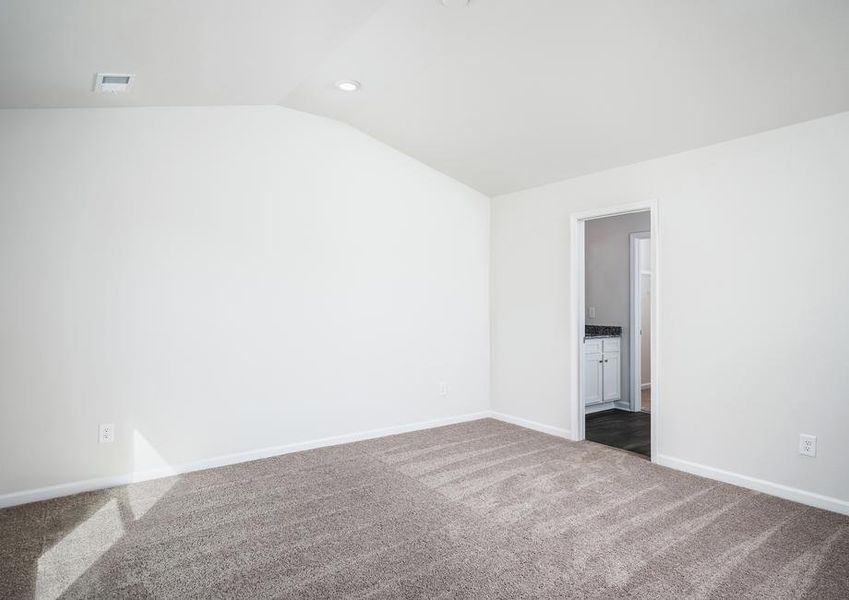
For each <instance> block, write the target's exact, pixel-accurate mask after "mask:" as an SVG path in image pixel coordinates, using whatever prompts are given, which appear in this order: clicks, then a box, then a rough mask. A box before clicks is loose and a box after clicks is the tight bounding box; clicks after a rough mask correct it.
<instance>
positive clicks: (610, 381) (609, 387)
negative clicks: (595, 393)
mask: <svg viewBox="0 0 849 600" xmlns="http://www.w3.org/2000/svg"><path fill="white" fill-rule="evenodd" d="M603 365H604V369H603V371H604V377H603V379H604V384H603V385H604V388H603V389H604V401H605V402H610V401H611V400H619V399H621V398H622V390H621V389H620V388H621V386H622V365H621V364H620V360H619V353H618V352H605V353H604V363H603Z"/></svg>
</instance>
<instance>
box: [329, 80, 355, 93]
mask: <svg viewBox="0 0 849 600" xmlns="http://www.w3.org/2000/svg"><path fill="white" fill-rule="evenodd" d="M333 85H335V86H336V89H337V90H342V91H343V92H356V91H357V90H359V89H360V87H362V86H361V84H360V82H359V81H354V80H353V79H342V80H341V81H337V82H336V83H334V84H333Z"/></svg>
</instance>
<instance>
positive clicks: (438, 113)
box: [0, 0, 849, 195]
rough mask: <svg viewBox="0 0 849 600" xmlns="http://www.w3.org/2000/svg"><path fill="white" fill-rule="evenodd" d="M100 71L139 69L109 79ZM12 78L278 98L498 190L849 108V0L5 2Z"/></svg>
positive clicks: (161, 101) (64, 89)
mask: <svg viewBox="0 0 849 600" xmlns="http://www.w3.org/2000/svg"><path fill="white" fill-rule="evenodd" d="M97 71H116V72H132V73H135V74H136V75H137V81H136V84H135V87H134V89H133V90H132V91H131V92H130V93H129V94H127V95H125V96H117V97H107V96H102V95H95V94H93V93H92V92H91V91H90V90H91V85H92V82H93V77H94V74H95V72H97ZM343 78H344V79H348V78H350V79H357V80H359V81H361V82H362V83H363V88H362V90H361V91H360V92H356V93H351V94H345V93H343V92H339V91H338V90H335V89H334V88H333V87H332V82H333V81H336V80H338V79H343ZM0 84H2V88H0V106H2V107H18V106H113V105H119V106H122V105H189V104H277V103H280V104H283V105H285V106H289V107H292V108H296V109H299V110H304V111H307V112H312V113H317V114H321V115H326V116H330V117H333V118H336V119H340V120H343V121H346V122H349V123H351V124H352V125H354V126H356V127H358V128H360V129H362V130H364V131H366V132H368V133H370V134H371V135H373V136H375V137H376V138H378V139H380V140H383V141H385V142H386V143H388V144H390V145H392V146H395V147H396V148H399V149H400V150H402V151H404V152H406V153H408V154H410V155H412V156H414V157H416V158H418V159H420V160H422V161H424V162H426V163H428V164H430V165H432V166H433V167H435V168H436V169H439V170H440V171H443V172H445V173H447V174H449V175H451V176H453V177H455V178H457V179H459V180H461V181H464V182H466V183H468V184H469V185H471V186H473V187H476V188H477V189H479V190H481V191H483V192H485V193H488V194H492V195H495V194H501V193H505V192H509V191H513V190H518V189H524V188H527V187H532V186H535V185H540V184H543V183H548V182H551V181H556V180H559V179H564V178H567V177H572V176H575V175H579V174H583V173H588V172H592V171H598V170H601V169H606V168H610V167H615V166H619V165H623V164H629V163H633V162H637V161H640V160H645V159H648V158H652V157H657V156H663V155H667V154H671V153H674V152H679V151H682V150H687V149H691V148H697V147H700V146H704V145H707V144H711V143H715V142H719V141H723V140H728V139H733V138H736V137H740V136H743V135H748V134H752V133H756V132H759V131H764V130H768V129H773V128H776V127H781V126H784V125H788V124H791V123H796V122H799V121H804V120H807V119H812V118H816V117H820V116H824V115H828V114H833V113H836V112H841V111H846V110H849V1H847V0H745V1H742V0H713V1H710V2H708V1H705V0H629V1H623V0H471V4H470V5H469V6H468V7H467V8H461V9H446V8H443V7H442V6H441V5H440V3H439V1H438V0H247V1H242V2H236V1H232V0H231V1H229V2H228V1H224V0H180V1H179V2H175V1H173V0H121V1H116V0H2V2H0Z"/></svg>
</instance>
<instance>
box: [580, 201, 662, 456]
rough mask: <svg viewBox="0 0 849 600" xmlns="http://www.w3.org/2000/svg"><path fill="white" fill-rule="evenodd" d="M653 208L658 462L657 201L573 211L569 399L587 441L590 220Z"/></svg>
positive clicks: (655, 440)
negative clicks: (584, 359)
mask: <svg viewBox="0 0 849 600" xmlns="http://www.w3.org/2000/svg"><path fill="white" fill-rule="evenodd" d="M643 211H649V212H650V215H651V216H650V218H651V265H652V278H651V279H652V280H651V381H652V386H651V392H650V394H651V408H652V415H651V460H652V462H655V461H656V460H657V456H658V455H659V454H660V444H659V437H660V436H659V431H660V422H661V403H660V387H661V385H660V381H661V380H660V347H661V344H660V340H661V338H660V319H659V318H658V316H659V314H660V233H661V232H660V227H659V219H658V211H657V201H656V200H646V201H644V202H635V203H633V204H625V205H622V206H611V207H606V208H596V209H592V210H586V211H581V212H576V213H572V215H570V218H569V229H570V232H571V239H572V244H571V248H570V251H571V252H570V254H571V267H570V288H571V313H572V314H571V319H570V321H571V325H572V327H571V329H572V331H571V333H572V352H571V356H570V361H569V362H570V374H571V386H570V387H571V394H570V398H569V416H570V418H571V422H572V428H571V434H572V436H571V437H572V439H573V440H575V441H580V440H583V439H584V437H585V432H584V425H585V423H584V419H585V411H584V403H583V402H581V398H582V397H583V382H582V381H581V377H582V371H583V369H582V368H581V366H582V364H581V363H582V360H581V358H582V354H583V345H584V331H585V327H586V313H585V308H584V306H585V301H586V298H585V296H586V287H585V285H584V269H585V266H586V263H585V256H584V255H585V251H586V249H585V247H584V239H585V236H584V232H585V225H586V221H588V220H590V219H598V218H601V217H612V216H615V215H624V214H628V213H635V212H643Z"/></svg>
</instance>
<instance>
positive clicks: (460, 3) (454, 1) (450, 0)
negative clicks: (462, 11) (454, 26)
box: [440, 0, 469, 8]
mask: <svg viewBox="0 0 849 600" xmlns="http://www.w3.org/2000/svg"><path fill="white" fill-rule="evenodd" d="M440 2H442V6H444V7H446V8H464V7H466V6H468V5H469V0H440Z"/></svg>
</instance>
